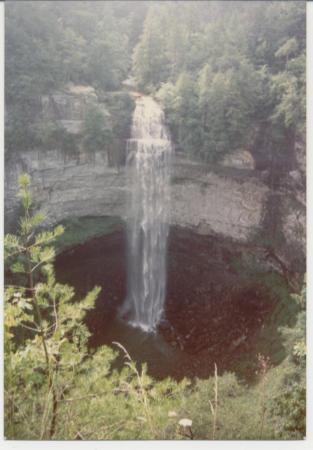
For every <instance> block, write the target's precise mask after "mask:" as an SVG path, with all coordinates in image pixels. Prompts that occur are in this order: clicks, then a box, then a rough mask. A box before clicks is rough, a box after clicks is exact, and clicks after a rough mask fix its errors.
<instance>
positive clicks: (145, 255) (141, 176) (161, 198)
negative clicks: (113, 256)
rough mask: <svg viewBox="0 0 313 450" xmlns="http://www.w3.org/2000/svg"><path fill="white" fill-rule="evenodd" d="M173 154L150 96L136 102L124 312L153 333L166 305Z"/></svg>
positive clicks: (129, 167)
mask: <svg viewBox="0 0 313 450" xmlns="http://www.w3.org/2000/svg"><path fill="white" fill-rule="evenodd" d="M171 152H172V146H171V141H170V138H169V135H168V132H167V130H166V127H165V125H164V114H163V111H162V110H161V108H160V106H159V105H158V104H157V103H156V102H155V101H154V100H153V99H152V98H150V97H145V96H142V97H140V98H138V99H137V101H136V108H135V111H134V115H133V123H132V131H131V139H129V140H128V143H127V175H128V177H127V178H128V188H129V192H130V196H131V198H130V202H129V215H128V223H127V225H128V293H127V298H126V301H125V305H124V312H127V316H128V319H129V321H130V322H131V323H132V324H133V325H134V326H138V327H141V328H142V329H143V330H145V331H153V330H154V329H155V328H156V325H157V324H158V322H159V320H160V318H161V315H162V312H163V306H164V301H165V294H166V250H167V237H168V212H169V197H170V189H169V185H170V179H169V178H170V159H171V158H170V157H171Z"/></svg>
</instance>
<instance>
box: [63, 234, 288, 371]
mask: <svg viewBox="0 0 313 450" xmlns="http://www.w3.org/2000/svg"><path fill="white" fill-rule="evenodd" d="M125 239H126V238H125V232H123V231H117V232H113V233H111V234H108V235H106V236H103V237H98V238H95V239H91V240H90V241H88V242H87V243H85V244H82V245H78V246H76V247H74V248H72V249H70V250H67V251H65V252H63V253H62V254H61V255H59V256H58V257H57V260H56V271H57V276H58V279H59V280H60V281H61V282H65V283H68V284H71V285H72V286H74V287H75V290H76V293H77V296H83V295H85V294H86V292H88V290H90V289H92V287H93V286H95V285H98V286H101V287H102V291H101V294H100V296H99V298H98V299H97V302H96V307H95V309H94V310H92V311H90V312H89V314H88V316H87V319H86V323H87V325H88V327H89V329H90V331H91V333H92V336H91V338H90V346H91V347H98V346H100V345H103V344H107V345H111V346H113V345H112V342H114V341H115V342H116V341H117V342H119V343H121V344H122V345H123V346H124V347H125V348H126V349H127V351H128V352H129V354H130V355H131V357H132V358H133V359H134V360H135V361H137V362H138V363H143V362H146V363H147V366H148V373H150V374H151V375H153V376H154V377H156V378H164V377H166V376H172V377H174V378H176V379H181V378H182V377H184V376H189V377H192V376H198V377H206V376H208V375H209V374H211V373H212V371H213V368H214V363H215V362H216V363H217V364H218V367H219V369H220V371H223V370H237V367H238V362H240V361H241V360H244V361H245V363H244V364H246V366H247V367H245V371H247V370H248V371H250V372H251V373H253V371H254V370H255V368H254V365H253V361H254V360H256V355H257V352H258V339H259V336H260V335H261V334H262V332H263V331H262V330H263V329H264V323H265V322H266V320H267V318H268V317H270V315H271V312H272V311H273V309H274V308H275V304H276V300H275V298H274V297H273V295H272V294H271V293H270V292H269V291H268V289H267V288H266V287H265V286H264V283H262V282H257V281H255V280H254V281H251V280H249V277H247V276H246V275H245V273H244V270H243V269H242V267H240V268H239V269H238V268H237V269H236V267H237V266H238V261H240V260H241V259H242V257H243V253H242V248H240V247H238V248H234V247H232V246H229V245H225V244H222V243H221V242H218V241H217V240H216V238H209V237H202V236H198V235H195V234H193V233H191V232H186V231H184V230H180V229H172V230H171V232H170V238H169V247H168V288H167V298H166V305H165V311H164V320H163V321H162V322H161V323H160V326H159V329H158V332H157V333H156V334H149V333H145V332H143V331H142V330H140V329H138V328H134V327H132V326H130V325H129V324H127V323H126V322H125V321H123V320H121V318H120V317H119V309H120V306H121V305H122V303H123V301H124V299H125V297H126V281H127V280H126V255H125V251H126V250H125V249H126V241H125ZM271 333H274V337H273V340H275V346H276V350H275V351H276V352H279V351H281V352H283V346H282V344H281V343H280V340H279V332H278V330H274V331H273V329H271ZM282 357H283V353H282ZM247 361H248V363H247ZM250 363H251V364H250ZM116 365H117V366H121V365H122V357H120V358H118V359H117V361H116Z"/></svg>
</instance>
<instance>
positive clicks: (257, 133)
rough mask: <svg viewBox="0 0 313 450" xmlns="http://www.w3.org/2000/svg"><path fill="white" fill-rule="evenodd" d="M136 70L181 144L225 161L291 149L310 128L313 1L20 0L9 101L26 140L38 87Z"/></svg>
mask: <svg viewBox="0 0 313 450" xmlns="http://www.w3.org/2000/svg"><path fill="white" fill-rule="evenodd" d="M34 24H36V26H34ZM130 75H133V76H134V77H135V79H136V82H137V84H138V88H139V89H141V90H142V91H144V92H146V93H148V94H152V95H154V96H155V97H156V98H157V99H158V100H159V101H160V102H161V103H162V105H163V107H164V109H165V113H166V119H167V122H168V125H169V127H170V130H171V133H172V138H173V141H174V142H175V144H176V148H177V149H178V150H181V151H183V152H184V153H186V154H188V155H190V156H192V157H195V158H200V159H202V160H204V161H207V162H210V161H213V162H214V161H217V160H219V159H220V158H221V157H223V156H224V155H225V154H226V153H229V152H232V151H234V150H236V149H239V148H250V147H253V146H254V144H255V142H258V145H259V146H260V145H262V146H263V147H264V148H269V149H270V148H272V147H275V152H276V153H277V154H280V158H284V152H286V150H285V148H286V147H288V145H289V144H288V145H286V142H287V143H291V145H292V143H293V142H294V141H295V139H296V138H300V137H301V139H303V136H304V128H305V2H304V1H288V2H280V1H265V2H264V1H253V2H252V1H251V2H244V1H208V2H205V1H192V2H188V1H131V2H128V1H114V2H107V1H102V2H101V1H100V2H90V1H89V2H88V1H84V2H72V1H69V2H48V1H42V2H9V3H8V5H7V8H6V102H7V105H9V106H10V108H9V110H10V121H11V123H13V124H14V125H15V126H14V128H15V130H16V129H18V130H22V131H21V133H22V134H23V142H25V141H27V135H28V134H30V127H29V122H31V120H32V116H33V110H34V108H35V106H34V105H36V102H38V96H40V95H43V94H48V93H50V92H53V91H54V90H56V89H60V88H62V86H64V85H66V84H67V83H69V82H72V83H77V84H88V85H92V86H93V87H95V88H96V89H97V90H98V91H102V92H106V91H116V90H120V89H122V81H123V80H124V79H126V78H127V77H129V76H130ZM265 136H266V137H265ZM260 137H261V140H263V141H264V139H265V142H262V143H261V144H260V142H259V141H260V139H259V138H260ZM250 150H251V148H250ZM252 151H253V148H252ZM268 151H269V150H268Z"/></svg>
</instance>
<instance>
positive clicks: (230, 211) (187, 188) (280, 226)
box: [5, 88, 305, 267]
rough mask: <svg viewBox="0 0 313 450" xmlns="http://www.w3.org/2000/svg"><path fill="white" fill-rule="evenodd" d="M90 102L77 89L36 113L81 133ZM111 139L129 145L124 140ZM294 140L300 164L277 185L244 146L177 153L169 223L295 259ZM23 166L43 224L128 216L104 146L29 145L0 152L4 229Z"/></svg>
mask: <svg viewBox="0 0 313 450" xmlns="http://www.w3.org/2000/svg"><path fill="white" fill-rule="evenodd" d="M90 102H92V103H95V102H97V98H96V96H95V93H94V92H93V91H92V90H84V89H81V90H79V89H78V88H76V90H75V89H73V88H72V90H71V91H69V92H67V93H66V94H60V93H58V94H57V95H56V96H54V97H53V96H47V97H43V98H42V114H41V116H40V120H41V121H42V124H44V123H45V121H48V120H49V121H51V120H55V121H59V123H60V122H61V124H62V126H63V127H65V128H66V129H67V131H68V132H71V133H79V132H80V131H81V128H82V123H83V117H84V114H85V111H86V105H88V103H90ZM114 145H116V146H119V147H120V148H122V147H124V148H126V139H125V138H123V139H122V138H121V139H120V141H119V142H115V143H113V147H114ZM298 147H299V148H298V149H297V156H298V160H299V163H298V167H296V168H295V170H293V171H292V172H290V173H287V174H285V177H284V178H283V181H282V182H281V183H280V185H279V186H277V185H275V186H273V185H272V184H271V183H270V182H269V176H268V172H267V171H264V170H263V171H260V170H256V169H255V168H254V165H253V158H252V156H251V154H249V152H247V151H244V152H241V154H238V155H235V156H234V157H233V158H229V157H228V159H227V160H225V161H224V162H223V163H221V164H220V165H218V166H210V165H205V164H203V163H198V162H194V161H191V160H188V159H187V158H186V157H183V156H182V155H179V154H176V155H175V156H174V160H173V168H172V183H171V190H172V204H171V224H173V225H176V226H180V227H184V228H187V229H191V230H193V231H195V232H197V233H198V234H206V235H208V234H210V235H218V236H221V237H223V236H224V237H226V238H230V239H233V240H235V241H240V242H245V243H249V242H251V243H256V242H257V243H259V244H260V245H264V246H268V245H271V246H272V247H273V246H274V247H275V248H276V250H277V252H278V254H279V255H280V258H282V259H283V261H285V262H286V264H289V266H290V267H296V266H298V265H299V261H303V260H304V258H303V256H304V254H305V198H304V196H305V166H304V160H305V158H304V154H303V147H301V146H298ZM301 151H302V154H301ZM239 153H240V152H239ZM22 172H27V173H28V174H29V175H30V176H31V178H32V192H33V197H34V202H35V203H36V204H37V206H38V208H40V209H41V210H42V211H44V212H45V213H46V215H47V223H48V224H52V223H57V222H60V221H62V220H63V219H65V218H70V217H82V216H119V217H121V218H122V219H125V218H126V215H127V195H126V194H127V192H126V190H127V188H126V179H125V177H126V174H125V170H124V167H123V166H121V165H116V164H112V158H110V155H109V153H108V151H96V152H90V151H88V148H84V147H82V146H80V147H79V149H78V151H77V152H74V153H73V152H71V153H66V151H64V149H60V148H55V149H49V150H48V149H45V148H38V149H28V150H25V151H19V152H7V153H6V155H5V226H6V230H7V231H9V230H12V229H14V226H15V224H16V220H17V217H18V214H19V206H18V205H19V200H18V199H17V198H16V190H17V178H18V175H19V174H20V173H22ZM302 265H303V263H302Z"/></svg>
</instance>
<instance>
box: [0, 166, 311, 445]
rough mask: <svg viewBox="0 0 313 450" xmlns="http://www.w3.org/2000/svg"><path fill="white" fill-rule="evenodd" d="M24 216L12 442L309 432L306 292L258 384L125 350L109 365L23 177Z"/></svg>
mask: <svg viewBox="0 0 313 450" xmlns="http://www.w3.org/2000/svg"><path fill="white" fill-rule="evenodd" d="M19 181H20V188H19V196H20V198H21V201H22V205H23V209H24V216H23V217H22V218H21V219H20V222H19V225H20V228H19V233H18V234H17V235H16V236H15V235H7V236H6V237H5V261H6V287H5V323H4V325H5V355H4V356H5V361H4V362H5V436H6V437H7V438H8V439H97V440H98V439H262V438H263V439H265V438H266V439H270V438H271V439H275V438H280V439H299V438H303V437H304V435H305V353H306V351H305V341H304V336H305V295H306V294H305V288H303V290H302V292H301V293H300V294H299V295H297V296H296V299H297V300H298V303H299V305H300V307H301V311H300V313H299V315H298V322H297V325H296V327H294V328H286V329H284V330H282V333H283V334H284V336H285V344H286V348H287V349H288V351H289V356H288V357H287V358H286V359H285V360H284V361H283V363H282V364H281V365H280V366H277V367H271V364H270V361H269V360H268V359H267V358H264V357H263V356H262V355H259V368H258V374H257V379H258V383H257V384H256V385H255V386H254V387H247V386H245V385H243V384H242V383H241V382H240V381H238V379H237V378H236V376H235V375H234V374H231V373H226V374H224V375H222V376H219V374H218V367H217V366H215V376H214V377H212V378H209V379H207V380H193V381H191V380H183V381H181V382H179V383H177V382H176V381H174V380H172V379H170V378H168V379H166V380H163V381H155V380H153V379H152V378H151V377H150V376H148V375H147V367H146V366H143V367H142V368H139V367H138V366H137V365H136V364H135V362H134V361H132V359H131V356H130V355H129V354H128V353H127V350H126V349H124V348H123V347H122V346H121V345H119V344H118V343H116V348H117V349H119V351H122V352H123V354H124V356H125V368H124V369H123V370H122V371H121V372H117V371H116V370H113V369H112V362H113V361H114V358H115V357H116V353H115V352H113V351H112V350H111V349H110V348H108V347H102V348H100V349H99V350H97V351H96V352H91V351H88V347H87V341H88V336H89V331H88V329H87V327H86V325H85V324H84V317H85V314H86V312H87V311H88V310H89V309H91V308H92V307H93V304H94V301H95V299H96V297H97V294H98V292H99V288H95V289H94V290H92V291H91V292H90V293H89V294H88V295H87V296H86V298H85V299H83V300H81V301H79V300H78V299H76V298H75V294H74V290H73V288H71V287H70V286H67V285H62V284H59V283H58V282H57V280H56V279H55V277H54V270H53V259H54V246H53V245H54V242H55V240H56V239H57V238H58V236H60V235H61V234H62V232H63V228H62V227H60V226H58V227H56V228H54V229H53V230H52V231H40V230H38V227H39V226H40V225H41V224H42V222H43V220H44V217H43V216H42V214H41V213H32V200H31V196H30V191H29V184H30V179H29V177H28V176H26V175H23V176H21V177H20V180H19Z"/></svg>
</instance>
